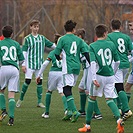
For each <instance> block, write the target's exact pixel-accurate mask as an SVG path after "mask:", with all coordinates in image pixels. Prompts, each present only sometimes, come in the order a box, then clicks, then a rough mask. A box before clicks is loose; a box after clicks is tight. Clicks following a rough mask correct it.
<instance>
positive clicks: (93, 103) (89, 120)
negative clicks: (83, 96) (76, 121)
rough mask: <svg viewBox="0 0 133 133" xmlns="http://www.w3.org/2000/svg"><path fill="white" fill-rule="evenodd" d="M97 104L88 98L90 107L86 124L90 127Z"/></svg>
mask: <svg viewBox="0 0 133 133" xmlns="http://www.w3.org/2000/svg"><path fill="white" fill-rule="evenodd" d="M95 102H96V101H95V100H92V99H90V98H88V107H87V111H86V124H88V125H90V123H91V119H92V114H93V111H94V106H95Z"/></svg>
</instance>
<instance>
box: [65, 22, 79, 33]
mask: <svg viewBox="0 0 133 133" xmlns="http://www.w3.org/2000/svg"><path fill="white" fill-rule="evenodd" d="M76 25H77V23H76V22H74V21H73V20H68V21H66V23H65V25H64V28H65V30H66V32H72V31H73V29H74V28H75V27H76Z"/></svg>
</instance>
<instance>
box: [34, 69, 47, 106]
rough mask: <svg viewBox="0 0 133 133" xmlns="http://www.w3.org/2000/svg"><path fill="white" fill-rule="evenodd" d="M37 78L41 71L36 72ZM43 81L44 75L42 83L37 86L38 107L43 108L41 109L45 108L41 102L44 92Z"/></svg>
mask: <svg viewBox="0 0 133 133" xmlns="http://www.w3.org/2000/svg"><path fill="white" fill-rule="evenodd" d="M34 73H35V77H36V78H37V76H38V73H39V70H35V72H34ZM42 79H43V75H41V79H40V82H39V84H37V88H36V90H37V99H38V101H37V107H41V108H45V106H44V104H43V103H42V102H41V100H42V91H43V87H42Z"/></svg>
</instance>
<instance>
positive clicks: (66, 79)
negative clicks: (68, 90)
mask: <svg viewBox="0 0 133 133" xmlns="http://www.w3.org/2000/svg"><path fill="white" fill-rule="evenodd" d="M77 79H78V75H76V74H63V87H64V86H67V85H68V86H75V84H76V82H77Z"/></svg>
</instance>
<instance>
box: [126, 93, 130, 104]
mask: <svg viewBox="0 0 133 133" xmlns="http://www.w3.org/2000/svg"><path fill="white" fill-rule="evenodd" d="M126 94H127V99H128V102H129V100H130V98H131V93H126Z"/></svg>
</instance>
